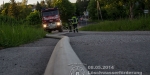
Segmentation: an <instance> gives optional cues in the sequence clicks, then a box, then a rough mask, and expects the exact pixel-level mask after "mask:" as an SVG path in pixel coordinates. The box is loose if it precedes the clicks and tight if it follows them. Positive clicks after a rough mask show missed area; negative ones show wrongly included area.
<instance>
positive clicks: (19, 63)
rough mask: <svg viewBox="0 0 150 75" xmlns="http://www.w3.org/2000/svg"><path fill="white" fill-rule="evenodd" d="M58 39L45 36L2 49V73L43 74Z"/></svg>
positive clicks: (16, 74)
mask: <svg viewBox="0 0 150 75" xmlns="http://www.w3.org/2000/svg"><path fill="white" fill-rule="evenodd" d="M58 41H59V39H52V38H43V39H40V40H38V41H35V42H33V43H29V44H25V45H21V46H19V47H14V48H7V49H3V50H0V75H42V74H43V73H44V71H45V68H46V66H47V63H48V61H49V58H50V56H51V54H52V52H53V50H54V47H55V45H56V44H57V42H58Z"/></svg>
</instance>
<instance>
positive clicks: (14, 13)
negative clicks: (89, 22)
mask: <svg viewBox="0 0 150 75" xmlns="http://www.w3.org/2000/svg"><path fill="white" fill-rule="evenodd" d="M18 14H19V10H18V6H17V4H16V2H15V0H11V4H10V5H9V9H8V15H9V16H10V17H13V18H18Z"/></svg>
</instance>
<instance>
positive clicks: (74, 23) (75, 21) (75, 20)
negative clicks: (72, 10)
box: [72, 14, 78, 33]
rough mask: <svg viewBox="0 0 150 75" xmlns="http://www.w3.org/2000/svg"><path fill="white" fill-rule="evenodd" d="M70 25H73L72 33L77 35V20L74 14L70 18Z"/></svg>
mask: <svg viewBox="0 0 150 75" xmlns="http://www.w3.org/2000/svg"><path fill="white" fill-rule="evenodd" d="M72 25H73V31H74V33H75V32H77V33H78V28H77V25H78V18H77V17H76V14H73V16H72Z"/></svg>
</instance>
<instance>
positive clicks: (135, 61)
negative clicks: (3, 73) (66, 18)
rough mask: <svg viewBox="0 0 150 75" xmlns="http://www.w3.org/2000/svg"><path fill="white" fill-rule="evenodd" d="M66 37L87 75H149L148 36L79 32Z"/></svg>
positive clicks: (148, 34) (136, 33) (143, 33)
mask: <svg viewBox="0 0 150 75" xmlns="http://www.w3.org/2000/svg"><path fill="white" fill-rule="evenodd" d="M66 35H67V36H69V37H70V40H71V46H72V47H73V49H74V51H75V52H76V54H77V55H78V57H79V58H80V59H81V61H82V62H83V63H84V64H86V65H85V66H86V68H87V69H88V70H89V73H91V75H103V74H98V72H99V71H101V72H104V71H105V72H118V71H122V72H127V71H128V72H136V73H137V72H138V73H141V72H142V73H143V74H142V75H150V32H140V31H137V32H79V33H68V34H66ZM94 72H95V74H94ZM104 75H109V74H104ZM113 75H125V74H113ZM128 75H139V74H128Z"/></svg>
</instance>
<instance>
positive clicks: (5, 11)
mask: <svg viewBox="0 0 150 75" xmlns="http://www.w3.org/2000/svg"><path fill="white" fill-rule="evenodd" d="M9 5H10V3H5V4H4V5H3V9H2V11H1V14H2V15H8V9H9Z"/></svg>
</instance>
